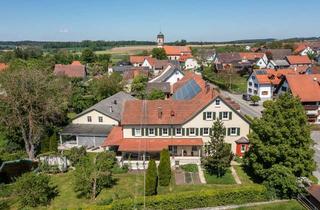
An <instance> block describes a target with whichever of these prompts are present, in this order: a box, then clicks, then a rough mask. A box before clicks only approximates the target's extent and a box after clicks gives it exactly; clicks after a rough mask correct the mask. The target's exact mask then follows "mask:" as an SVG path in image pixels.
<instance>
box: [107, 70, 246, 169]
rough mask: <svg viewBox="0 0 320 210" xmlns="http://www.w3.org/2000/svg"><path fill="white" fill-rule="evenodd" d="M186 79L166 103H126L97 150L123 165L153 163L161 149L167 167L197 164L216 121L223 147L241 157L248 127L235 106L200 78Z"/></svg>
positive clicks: (154, 101) (140, 101)
mask: <svg viewBox="0 0 320 210" xmlns="http://www.w3.org/2000/svg"><path fill="white" fill-rule="evenodd" d="M188 77H189V79H182V80H181V81H179V82H178V83H176V85H174V86H176V87H175V88H174V90H175V92H174V94H173V96H172V98H170V99H168V100H128V101H126V102H125V104H124V108H123V114H122V120H121V125H119V126H117V127H114V128H113V129H112V131H111V133H110V135H109V136H108V137H107V138H106V140H105V142H104V144H103V145H104V146H105V147H107V148H109V149H110V150H114V151H115V152H116V153H117V156H118V157H117V158H118V159H119V160H121V162H123V163H129V162H130V160H131V161H133V160H134V161H135V162H134V164H133V166H136V167H145V165H143V164H144V160H149V159H151V158H154V159H158V158H159V153H160V151H161V150H162V149H169V151H170V153H171V156H172V157H171V164H172V165H174V164H176V165H179V164H187V163H196V164H200V159H201V157H202V156H203V155H205V153H204V150H203V148H204V147H205V145H206V143H207V142H208V141H209V140H210V132H211V128H212V125H213V123H214V121H216V120H217V119H220V120H222V121H223V124H224V126H225V128H226V129H225V134H226V137H225V141H226V143H229V144H230V145H231V150H232V152H233V153H234V154H236V155H238V156H242V155H243V153H244V152H245V151H246V150H247V149H248V144H249V141H248V139H246V136H247V135H248V134H249V130H250V125H249V122H248V121H247V120H246V118H244V117H243V116H242V115H241V114H240V112H239V110H240V107H239V105H238V104H236V103H234V102H232V101H231V100H230V99H226V98H223V97H221V96H220V95H219V94H218V92H216V91H215V90H214V89H211V88H210V87H209V85H207V84H206V83H205V82H204V81H203V80H202V79H201V76H198V75H194V76H192V75H189V74H188ZM199 77H200V78H199ZM144 155H146V156H144ZM139 160H141V162H140V163H139V162H138V161H139ZM139 164H141V165H139ZM138 165H139V166H138ZM142 165H143V166H142Z"/></svg>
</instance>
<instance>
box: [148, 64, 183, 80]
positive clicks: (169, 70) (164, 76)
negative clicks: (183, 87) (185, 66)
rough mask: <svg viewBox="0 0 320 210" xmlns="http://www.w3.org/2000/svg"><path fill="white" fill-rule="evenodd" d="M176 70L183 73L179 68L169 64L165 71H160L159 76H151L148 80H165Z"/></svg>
mask: <svg viewBox="0 0 320 210" xmlns="http://www.w3.org/2000/svg"><path fill="white" fill-rule="evenodd" d="M177 71H178V72H180V73H181V74H183V72H182V71H181V70H180V68H178V67H176V66H173V65H170V68H167V69H166V70H165V71H163V72H161V74H160V75H159V76H157V77H155V78H153V79H152V80H150V82H166V81H167V80H168V79H169V78H170V77H171V76H172V75H173V74H174V73H175V72H177Z"/></svg>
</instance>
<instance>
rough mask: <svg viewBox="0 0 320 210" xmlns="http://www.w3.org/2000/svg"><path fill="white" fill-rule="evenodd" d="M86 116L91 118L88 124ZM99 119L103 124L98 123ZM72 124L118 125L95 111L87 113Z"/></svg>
mask: <svg viewBox="0 0 320 210" xmlns="http://www.w3.org/2000/svg"><path fill="white" fill-rule="evenodd" d="M88 116H91V119H92V122H88V118H87V117H88ZM99 117H102V119H103V122H99ZM72 123H74V124H101V125H118V124H119V123H118V121H116V120H114V119H112V118H110V117H108V116H106V115H104V114H101V113H100V112H97V111H95V110H93V111H91V112H88V113H86V114H84V115H82V116H80V117H78V118H76V119H74V120H73V121H72Z"/></svg>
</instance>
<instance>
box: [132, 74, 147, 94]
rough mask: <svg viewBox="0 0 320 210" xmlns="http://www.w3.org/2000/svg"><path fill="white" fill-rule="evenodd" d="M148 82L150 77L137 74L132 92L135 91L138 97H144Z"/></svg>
mask: <svg viewBox="0 0 320 210" xmlns="http://www.w3.org/2000/svg"><path fill="white" fill-rule="evenodd" d="M147 82H148V77H146V76H142V75H138V76H136V77H135V78H134V79H133V81H132V84H131V92H133V93H135V94H136V96H137V97H138V98H140V99H144V98H145V97H146V86H147Z"/></svg>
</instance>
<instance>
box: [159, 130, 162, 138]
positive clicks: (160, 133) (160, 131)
mask: <svg viewBox="0 0 320 210" xmlns="http://www.w3.org/2000/svg"><path fill="white" fill-rule="evenodd" d="M159 136H162V128H159Z"/></svg>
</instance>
